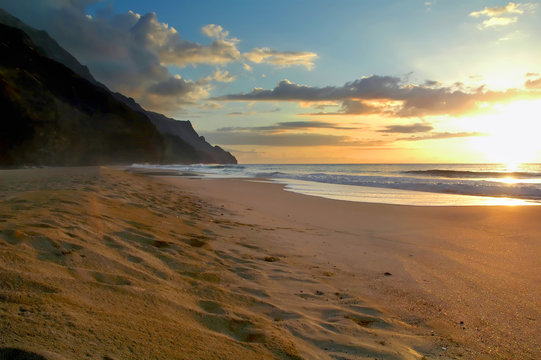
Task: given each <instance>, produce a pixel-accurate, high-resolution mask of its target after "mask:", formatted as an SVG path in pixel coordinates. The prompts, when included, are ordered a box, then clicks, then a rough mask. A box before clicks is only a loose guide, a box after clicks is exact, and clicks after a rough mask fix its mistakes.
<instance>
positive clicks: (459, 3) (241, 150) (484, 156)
mask: <svg viewBox="0 0 541 360" xmlns="http://www.w3.org/2000/svg"><path fill="white" fill-rule="evenodd" d="M539 5H540V2H539V1H530V2H509V1H491V0H484V1H481V0H433V1H404V0H383V1H359V0H336V1H323V0H302V1H301V0H288V1H282V0H273V1H253V0H243V1H241V0H238V1H223V0H216V1H206V0H199V1H173V0H168V1H166V0H154V1H143V0H138V1H135V0H129V1H127V0H114V1H112V0H111V1H110V0H104V1H91V0H35V1H32V0H23V1H12V0H0V7H2V8H4V9H5V10H7V11H9V12H11V13H12V14H13V15H15V16H17V17H18V18H20V19H21V20H23V21H24V22H26V23H27V24H29V25H31V26H33V27H36V28H39V29H44V30H46V31H47V32H49V34H50V35H51V36H52V37H54V38H55V39H56V40H57V41H58V42H59V43H60V45H62V46H63V47H64V48H66V49H67V50H68V51H69V52H71V53H72V54H73V55H75V56H76V57H77V59H78V60H79V61H80V62H81V63H83V64H85V65H87V66H88V67H89V68H90V71H91V72H92V74H93V75H94V76H95V77H96V79H97V80H98V81H101V82H103V83H104V84H106V85H107V86H108V87H109V88H111V89H112V90H115V91H120V92H122V93H124V94H125V95H128V96H131V97H133V98H135V99H136V100H137V101H138V102H139V103H140V104H141V105H142V106H144V107H145V108H147V109H149V110H153V111H157V112H161V113H164V114H166V115H168V116H171V117H174V118H177V119H188V120H191V121H192V123H193V125H194V127H195V129H196V130H197V131H198V132H199V133H200V134H201V135H204V136H205V137H206V138H207V140H208V141H210V142H211V143H213V144H217V145H220V146H222V147H223V148H225V149H226V150H229V151H231V152H232V153H233V154H234V155H235V156H236V157H237V158H238V160H239V162H241V163H306V162H307V163H404V162H406V163H417V162H505V163H515V162H541V141H539V140H538V138H539V134H540V133H541V46H539V39H541V19H540V14H541V8H540V6H539Z"/></svg>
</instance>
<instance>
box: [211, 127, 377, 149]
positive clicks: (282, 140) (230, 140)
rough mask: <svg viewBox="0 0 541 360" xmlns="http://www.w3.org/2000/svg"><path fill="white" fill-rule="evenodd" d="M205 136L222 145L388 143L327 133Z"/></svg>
mask: <svg viewBox="0 0 541 360" xmlns="http://www.w3.org/2000/svg"><path fill="white" fill-rule="evenodd" d="M202 134H203V135H204V136H205V138H207V139H210V140H212V142H213V143H216V144H220V145H229V146H231V145H259V146H291V147H303V146H356V147H371V146H381V145H384V144H387V142H386V141H382V140H358V139H355V138H352V137H349V136H338V135H327V134H311V133H301V134H288V133H285V134H265V133H260V132H255V133H254V132H243V131H237V132H234V131H215V132H202Z"/></svg>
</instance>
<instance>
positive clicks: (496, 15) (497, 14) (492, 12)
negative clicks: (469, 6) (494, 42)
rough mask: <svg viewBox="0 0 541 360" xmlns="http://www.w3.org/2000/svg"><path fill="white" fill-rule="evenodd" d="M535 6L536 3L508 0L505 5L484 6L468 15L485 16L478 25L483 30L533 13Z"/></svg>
mask: <svg viewBox="0 0 541 360" xmlns="http://www.w3.org/2000/svg"><path fill="white" fill-rule="evenodd" d="M536 8H537V4H531V3H522V4H521V3H514V2H510V3H508V4H507V5H505V6H495V7H485V8H484V9H483V10H480V11H474V12H471V13H470V16H471V17H475V18H480V17H486V18H487V19H485V20H483V22H482V23H481V24H479V26H478V27H479V29H481V30H483V29H487V28H491V27H501V26H507V25H510V24H513V23H515V22H517V21H518V16H520V15H523V14H525V13H533V12H535V10H536Z"/></svg>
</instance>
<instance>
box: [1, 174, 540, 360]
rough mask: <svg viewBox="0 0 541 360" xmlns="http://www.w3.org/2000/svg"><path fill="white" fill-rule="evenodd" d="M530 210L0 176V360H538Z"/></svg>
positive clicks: (182, 183)
mask: <svg viewBox="0 0 541 360" xmlns="http://www.w3.org/2000/svg"><path fill="white" fill-rule="evenodd" d="M161 175H164V174H161ZM540 215H541V210H540V209H538V208H537V207H509V208H504V207H484V208H477V207H471V208H469V207H468V208H424V207H407V206H390V205H375V204H360V203H349V202H344V201H334V200H326V199H319V198H314V197H309V196H303V195H298V194H293V193H288V192H285V191H283V190H282V188H281V186H279V185H276V184H268V183H258V182H247V181H238V180H235V181H232V180H212V181H204V180H198V179H188V178H181V177H151V176H148V174H147V175H142V174H133V173H128V172H125V171H122V170H121V169H115V168H104V167H101V168H100V167H90V168H64V169H30V170H10V171H1V172H0V319H1V321H0V347H2V349H0V358H2V356H3V355H6V354H7V353H8V352H9V351H12V350H9V349H12V348H17V349H21V351H22V350H24V351H28V352H33V353H37V354H40V355H42V356H44V357H45V358H47V359H83V358H88V359H301V358H304V359H365V358H367V359H375V358H377V359H422V358H423V357H424V358H426V359H453V358H464V359H535V358H537V357H539V356H540V347H541V344H540V343H541V342H540V339H539V335H538V334H539V325H538V322H539V312H540V310H539V309H540V308H541V306H540V305H541V304H540V296H539V295H540V294H541V291H540V290H541V289H540V288H541V285H540V281H539V273H540V271H539V270H540V264H539V258H540V252H539V243H540V242H539V234H540V233H541V231H540V230H541V224H540V223H539V222H538V219H539V218H541V217H540ZM21 351H19V353H20V352H21Z"/></svg>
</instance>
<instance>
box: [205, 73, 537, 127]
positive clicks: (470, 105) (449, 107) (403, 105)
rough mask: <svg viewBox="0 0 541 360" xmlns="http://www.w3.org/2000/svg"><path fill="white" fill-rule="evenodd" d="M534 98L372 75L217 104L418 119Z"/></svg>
mask: <svg viewBox="0 0 541 360" xmlns="http://www.w3.org/2000/svg"><path fill="white" fill-rule="evenodd" d="M524 96H537V97H539V94H532V93H529V92H528V91H527V90H516V89H511V90H507V91H504V92H498V91H489V90H486V89H485V88H484V87H483V86H480V87H476V88H466V87H464V85H463V84H455V85H453V86H441V85H440V86H438V83H437V82H434V81H431V82H429V83H428V84H424V85H416V84H410V83H407V82H405V81H403V80H402V79H400V78H398V77H392V76H379V75H372V76H369V77H363V78H361V79H358V80H355V81H351V82H347V83H345V84H344V85H343V86H326V87H312V86H307V85H300V84H295V83H293V82H291V81H289V80H282V81H280V82H279V83H278V85H277V86H276V87H275V88H274V89H270V90H265V89H261V88H255V89H253V90H252V91H251V92H249V93H240V94H230V95H225V96H221V97H217V98H215V99H214V100H216V101H230V100H236V101H296V102H305V103H311V102H312V103H317V102H324V101H341V104H342V105H341V108H340V110H339V111H338V112H334V113H316V114H317V115H330V114H333V115H337V114H379V115H385V116H398V117H417V116H427V115H462V114H466V113H471V112H474V111H477V110H479V104H481V103H491V102H498V101H508V100H512V99H515V98H519V97H524Z"/></svg>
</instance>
